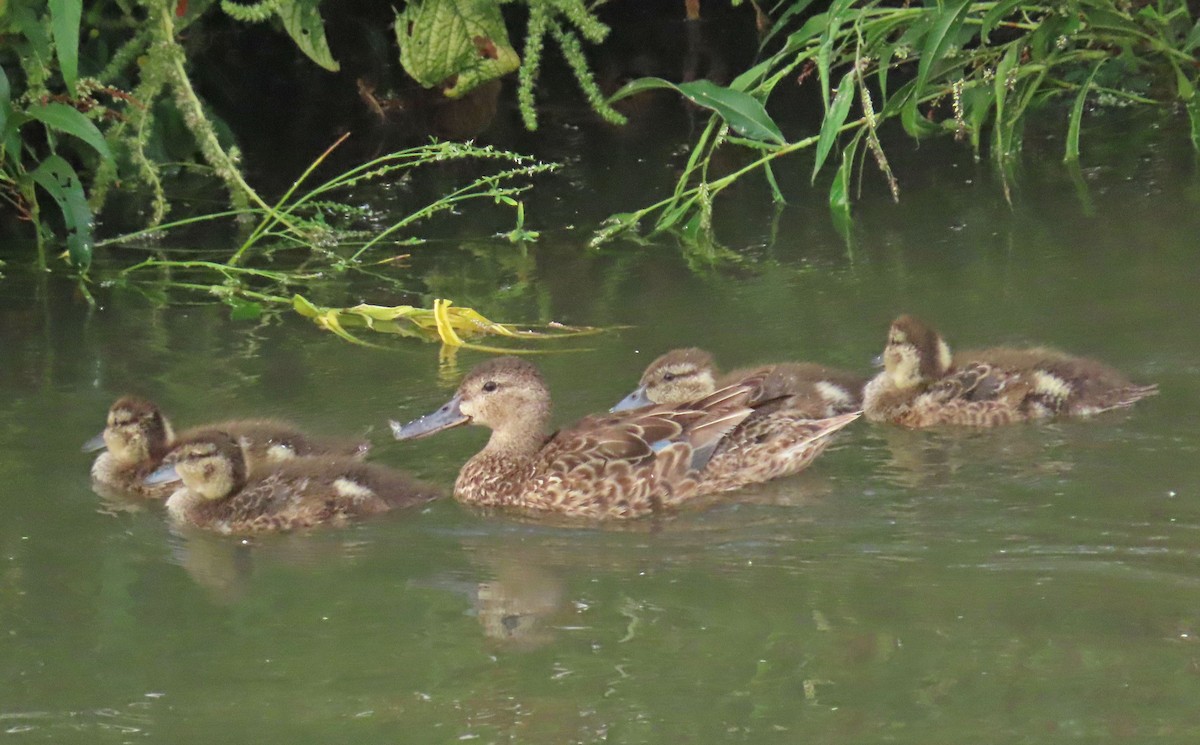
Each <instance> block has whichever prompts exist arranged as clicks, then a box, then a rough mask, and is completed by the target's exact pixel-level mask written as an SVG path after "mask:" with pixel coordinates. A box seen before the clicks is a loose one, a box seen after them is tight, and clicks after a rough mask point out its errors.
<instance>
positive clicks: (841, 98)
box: [812, 68, 855, 183]
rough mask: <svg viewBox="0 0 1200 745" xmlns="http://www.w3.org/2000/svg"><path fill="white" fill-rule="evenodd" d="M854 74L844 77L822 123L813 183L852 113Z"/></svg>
mask: <svg viewBox="0 0 1200 745" xmlns="http://www.w3.org/2000/svg"><path fill="white" fill-rule="evenodd" d="M854 73H855V71H854V69H853V68H852V69H851V70H850V71H849V72H847V73H846V74H845V75H843V76H842V82H840V83H838V89H837V94H836V95H834V97H833V103H831V104H830V105H829V111H828V112H827V113H826V114H825V121H824V122H822V123H821V136H820V137H819V138H818V139H817V159H816V161H815V162H814V163H813V172H812V181H813V183H816V180H817V173H818V172H820V170H821V166H823V165H824V164H825V158H827V157H828V156H829V150H830V148H832V147H833V143H834V141H835V140H837V136H838V130H840V129H841V128H842V125H843V124H845V123H846V115H847V114H849V113H850V104H852V103H853V102H854Z"/></svg>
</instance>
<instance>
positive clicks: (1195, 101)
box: [1186, 96, 1200, 151]
mask: <svg viewBox="0 0 1200 745" xmlns="http://www.w3.org/2000/svg"><path fill="white" fill-rule="evenodd" d="M1186 108H1187V113H1188V122H1189V123H1190V124H1191V128H1192V147H1193V148H1195V149H1196V150H1197V151H1200V96H1195V97H1193V98H1192V100H1191V101H1188V103H1187V107H1186Z"/></svg>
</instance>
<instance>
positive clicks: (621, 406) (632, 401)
mask: <svg viewBox="0 0 1200 745" xmlns="http://www.w3.org/2000/svg"><path fill="white" fill-rule="evenodd" d="M653 404H654V402H653V401H651V400H650V397H649V396H648V395H647V394H646V386H644V385H639V386H638V387H637V388H635V389H634V390H633V393H630V394H629V395H628V396H626V397H625V398H623V399H621V400H620V401H618V402H617V405H616V406H614V407H612V408H611V409H609V411H610V412H617V411H629V410H631V409H640V408H642V407H645V406H651V405H653Z"/></svg>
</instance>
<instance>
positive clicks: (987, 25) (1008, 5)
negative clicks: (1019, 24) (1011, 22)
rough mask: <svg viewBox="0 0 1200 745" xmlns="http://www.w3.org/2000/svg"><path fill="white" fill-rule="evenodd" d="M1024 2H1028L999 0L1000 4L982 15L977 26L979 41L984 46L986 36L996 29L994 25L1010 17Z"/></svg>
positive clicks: (1022, 0)
mask: <svg viewBox="0 0 1200 745" xmlns="http://www.w3.org/2000/svg"><path fill="white" fill-rule="evenodd" d="M1024 2H1028V0H1001V2H998V3H996V4H995V5H994V6H993V7H992V9H991V10H989V11H988V12H987V14H986V15H984V17H983V21H982V22H981V23H980V24H979V40H980V41H982V42H983V43H985V44H986V43H987V41H988V34H989V33H991V31H992V29H994V28H996V24H998V23H1000V21H1002V20H1004V19H1005V18H1007V17H1008V16H1010V15H1011V14H1012V12H1013V11H1014V10H1016V9H1017V6H1019V5H1021V3H1024Z"/></svg>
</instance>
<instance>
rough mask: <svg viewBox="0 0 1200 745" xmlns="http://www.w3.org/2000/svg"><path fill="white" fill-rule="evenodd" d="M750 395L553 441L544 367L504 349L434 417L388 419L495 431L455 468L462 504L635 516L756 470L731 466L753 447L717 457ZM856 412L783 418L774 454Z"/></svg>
mask: <svg viewBox="0 0 1200 745" xmlns="http://www.w3.org/2000/svg"><path fill="white" fill-rule="evenodd" d="M752 393H753V387H752V386H750V385H743V384H739V385H733V386H728V387H725V388H721V389H718V390H716V391H715V392H713V393H712V394H711V395H709V396H707V397H704V398H701V399H698V400H695V401H689V402H687V403H684V404H681V405H678V406H654V407H648V408H642V409H638V410H635V411H629V412H621V413H619V414H612V415H607V416H595V417H588V418H586V419H583V420H582V421H580V422H578V423H576V424H575V425H574V426H572V427H568V428H566V429H563V430H560V431H559V432H557V433H555V434H553V435H551V436H549V437H547V436H546V435H545V434H543V433H544V431H545V426H546V423H547V421H548V420H549V418H550V392H549V390H548V389H547V387H546V384H545V381H544V380H543V379H542V375H541V373H540V372H539V371H538V369H537V367H535V366H534V365H533V364H531V363H529V362H527V361H525V360H522V359H518V358H516V357H500V358H496V359H493V360H489V361H487V362H484V363H482V364H480V365H479V366H477V367H476V368H475V369H474V370H472V371H471V373H470V374H469V375H467V377H466V378H465V379H463V382H462V384H461V385H459V387H458V391H457V393H456V394H455V395H454V397H453V398H451V399H450V401H449V402H447V403H446V404H445V405H444V406H442V407H441V408H440V409H438V410H437V411H436V412H434V413H433V414H429V415H427V416H423V417H421V418H419V419H416V420H414V421H412V422H409V423H408V424H405V425H401V424H399V423H397V422H392V423H391V426H392V433H393V435H394V436H395V438H396V439H398V440H406V439H411V438H415V437H423V436H426V435H431V434H433V433H435V432H440V431H441V430H443V429H448V428H450V427H456V426H459V425H462V424H479V425H482V426H485V427H489V428H491V430H492V435H491V438H490V439H489V440H488V443H487V445H486V446H485V447H484V448H483V450H481V451H480V452H479V453H477V454H476V455H475V456H474V457H472V458H471V459H470V460H468V461H467V463H466V464H465V465H464V466H463V467H462V470H461V471H459V474H458V479H457V481H456V482H455V484H454V496H455V497H456V498H458V499H459V500H460V501H463V502H466V503H469V504H475V505H480V506H491V507H513V508H518V509H522V510H526V511H530V512H541V513H546V512H555V513H558V514H562V515H566V516H569V517H581V518H588V519H597V518H601V519H603V518H631V517H639V516H642V515H648V514H653V513H659V512H662V511H664V510H669V509H671V508H674V507H677V506H678V505H680V504H681V503H683V502H685V501H687V500H688V499H690V498H692V497H695V496H698V495H701V494H707V493H712V492H714V491H719V490H721V489H725V488H736V487H737V486H742V485H744V484H746V483H749V482H750V481H751V480H754V479H755V478H756V477H757V476H756V474H753V473H749V472H746V473H735V472H733V469H734V468H736V467H739V466H742V467H744V466H745V465H746V463H747V462H748V460H749V459H750V457H751V455H752V454H751V453H741V452H736V453H734V454H733V455H731V456H730V457H727V458H725V459H722V460H718V459H717V458H716V457H715V456H716V454H717V452H718V450H719V448H720V446H721V445H722V442H723V441H724V440H725V438H726V436H727V435H728V433H729V432H731V431H732V430H734V429H735V428H737V427H738V425H740V424H741V423H742V422H744V421H745V420H746V419H747V418H748V417H749V416H750V415H751V414H753V413H754V409H752V408H751V407H750V406H748V405H747V404H748V402H749V400H750V397H751V395H752ZM854 416H855V415H851V416H850V417H849V419H853V418H854ZM849 419H847V420H846V422H838V423H835V424H829V425H828V426H826V427H824V428H816V429H814V428H812V427H811V426H809V425H811V423H810V422H807V421H805V422H796V420H792V421H791V424H793V425H795V426H794V427H793V428H791V429H788V428H787V427H785V426H784V425H785V422H783V421H782V420H781V421H778V422H776V423H775V426H776V428H777V432H775V433H774V434H775V435H776V437H775V441H776V442H777V443H783V442H784V441H786V446H785V445H783V444H780V445H779V447H778V448H776V450H777V452H776V457H779V458H789V457H797V458H798V457H803V455H804V453H806V452H807V450H808V449H809V448H810V447H812V446H813V445H814V443H815V442H816V441H819V440H820V439H822V438H824V437H825V436H827V435H828V434H830V433H831V432H833V431H836V430H837V429H840V428H841V427H842V426H845V424H846V423H848V422H849ZM773 444H775V443H773ZM756 452H763V453H764V455H765V451H756Z"/></svg>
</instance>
